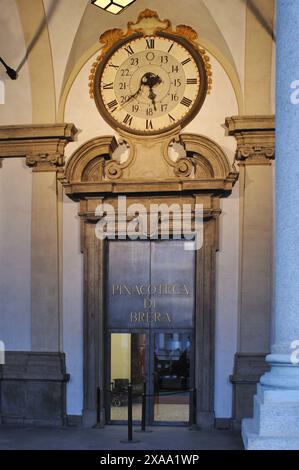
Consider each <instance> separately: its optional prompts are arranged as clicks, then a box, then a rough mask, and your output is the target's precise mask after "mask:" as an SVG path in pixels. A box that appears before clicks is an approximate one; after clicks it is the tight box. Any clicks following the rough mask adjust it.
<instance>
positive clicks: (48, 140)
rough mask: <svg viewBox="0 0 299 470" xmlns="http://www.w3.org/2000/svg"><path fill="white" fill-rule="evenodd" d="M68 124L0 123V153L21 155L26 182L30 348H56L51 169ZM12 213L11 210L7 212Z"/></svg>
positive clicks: (59, 165) (69, 137)
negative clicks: (27, 174)
mask: <svg viewBox="0 0 299 470" xmlns="http://www.w3.org/2000/svg"><path fill="white" fill-rule="evenodd" d="M76 132H77V130H76V128H75V127H74V125H73V124H53V125H40V126H5V127H0V158H16V157H23V158H26V163H27V165H28V166H30V167H32V170H33V182H32V255H31V256H32V261H31V269H32V294H31V301H32V311H31V315H32V316H31V327H32V332H31V334H32V350H33V351H47V352H52V351H53V352H55V351H59V350H60V334H61V331H60V323H61V321H60V312H59V240H58V233H59V227H58V224H59V220H58V196H57V172H59V171H60V169H63V166H64V149H65V146H66V145H67V144H68V142H71V141H73V140H74V137H75V135H76ZM12 216H13V215H12Z"/></svg>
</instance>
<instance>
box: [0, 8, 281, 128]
mask: <svg viewBox="0 0 299 470" xmlns="http://www.w3.org/2000/svg"><path fill="white" fill-rule="evenodd" d="M249 1H250V4H249V3H247V2H249ZM0 2H1V4H2V5H4V9H5V8H7V11H11V4H15V5H16V6H17V7H18V11H19V19H17V18H15V17H13V16H12V15H11V17H10V23H11V26H12V28H13V34H10V35H9V38H7V35H5V34H4V29H2V31H0V39H1V41H2V44H3V43H4V42H5V41H8V40H9V41H11V46H12V47H10V48H7V47H3V50H5V54H6V57H5V58H6V59H7V61H8V63H10V64H11V65H12V66H15V65H16V57H15V53H14V54H13V52H12V51H15V50H16V48H19V46H18V44H20V42H23V44H24V45H25V47H26V48H27V49H28V48H29V54H28V57H26V54H25V56H23V57H22V58H23V59H24V65H23V66H22V69H21V70H20V79H19V80H21V79H22V77H23V75H25V73H26V70H27V67H28V70H29V73H30V86H31V95H32V113H33V121H34V122H40V123H42V122H53V121H55V119H56V120H62V119H63V118H64V106H65V102H66V99H67V96H68V93H69V90H70V89H71V86H72V84H73V82H74V80H75V78H76V76H77V75H78V73H79V72H80V70H81V69H82V67H83V66H84V64H85V63H86V62H87V61H88V60H89V59H90V58H91V57H92V56H93V55H94V54H95V53H96V52H97V51H98V50H99V48H100V44H99V41H98V39H99V36H100V34H101V33H103V32H104V31H106V30H107V29H110V28H113V27H114V28H115V27H120V28H126V25H127V22H128V21H130V20H135V19H137V16H138V14H139V13H140V11H142V10H143V9H145V8H147V7H150V8H151V9H153V10H156V11H157V12H158V13H159V15H160V17H161V18H163V19H164V18H168V19H170V20H171V21H172V23H173V24H174V25H176V24H182V23H183V24H189V25H190V26H192V27H193V28H194V29H195V30H196V31H197V32H198V34H199V38H200V42H201V44H202V45H203V46H204V47H205V48H206V49H207V50H208V52H209V53H210V54H212V55H214V57H215V58H216V59H217V60H218V61H219V63H220V64H221V65H222V67H223V68H224V69H225V71H226V73H227V75H228V76H229V78H230V80H231V82H232V85H233V88H234V91H235V95H236V98H237V100H238V104H239V113H242V112H243V110H244V107H243V102H244V95H246V93H247V92H246V86H247V89H248V90H249V92H250V93H251V94H252V93H253V89H254V90H258V88H259V83H258V82H261V81H263V82H264V77H265V76H267V74H268V76H267V80H268V78H269V75H271V71H270V73H269V72H268V70H269V63H270V65H271V63H272V62H273V60H272V49H273V46H274V44H272V43H271V41H269V34H268V40H267V39H265V40H264V38H265V36H266V35H267V32H266V31H264V32H263V28H262V27H261V26H260V30H257V28H256V26H255V23H257V24H258V22H260V19H259V18H254V15H253V13H252V11H253V10H252V8H251V14H250V13H249V10H250V8H249V7H250V6H251V7H252V5H253V6H254V7H261V11H262V13H263V14H266V15H267V13H268V10H269V12H270V15H268V16H269V21H270V23H271V21H272V20H271V18H272V17H273V11H272V10H273V4H274V0H181V1H180V2H179V1H177V2H174V0H150V1H149V0H137V1H136V3H134V4H133V5H131V6H130V8H128V9H127V10H125V11H124V12H123V13H122V14H121V15H118V16H114V15H111V14H109V13H107V12H104V11H102V10H100V9H98V8H96V7H94V6H93V5H91V4H90V0H75V1H74V0H0ZM247 7H248V8H247ZM1 15H2V12H1ZM250 15H251V16H250ZM267 18H268V17H267ZM20 20H21V21H20ZM267 21H268V20H267ZM20 24H21V27H20ZM256 32H257V33H258V37H256V38H255V44H256V45H255V44H254V35H255V34H256ZM263 33H264V37H263ZM267 41H268V42H267ZM250 42H251V43H252V44H251V46H250V45H249V43H250ZM259 44H262V47H261V48H260V47H259ZM250 47H251V49H250ZM255 47H257V50H258V51H259V54H258V63H257V59H255V55H256V54H255ZM6 51H7V52H6ZM248 51H249V53H248ZM248 57H249V59H250V60H247V59H248ZM263 57H264V58H265V61H264V60H263ZM269 57H271V59H269ZM17 60H19V59H17ZM271 61H272V62H271ZM264 62H266V64H267V65H266V67H265V66H264V65H263V64H264ZM263 66H264V69H262V68H263ZM255 70H258V71H259V70H261V72H260V73H259V74H256V77H255V72H254V71H255ZM248 71H250V73H251V75H250V73H249V79H247V82H246V77H247V75H248ZM272 71H273V67H272ZM272 75H273V73H272ZM270 78H271V77H270ZM262 79H263V80H262ZM267 80H266V81H267ZM255 82H256V83H255ZM263 86H264V87H263ZM266 87H268V83H266V84H265V83H264V85H263V84H261V87H260V88H261V94H263V95H265V89H266ZM15 88H16V85H15ZM268 88H269V87H268ZM245 101H246V96H245ZM255 101H256V98H255V96H253V97H252V103H253V105H252V106H251V107H248V111H249V112H251V108H254V103H255ZM264 101H265V100H264ZM11 106H12V104H11V103H10V107H11ZM263 107H266V104H265V105H263ZM245 109H246V106H245ZM260 109H262V107H261V108H260ZM266 112H267V111H266Z"/></svg>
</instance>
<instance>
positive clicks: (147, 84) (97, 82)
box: [93, 31, 209, 136]
mask: <svg viewBox="0 0 299 470" xmlns="http://www.w3.org/2000/svg"><path fill="white" fill-rule="evenodd" d="M206 61H207V59H206V58H205V57H203V56H202V54H201V53H200V51H199V49H198V48H196V47H195V46H194V45H193V44H192V42H191V41H188V40H187V39H186V38H185V37H182V36H179V35H176V34H170V33H168V32H164V31H158V32H156V34H152V35H146V34H141V33H134V34H131V35H129V36H128V37H125V38H124V39H120V40H118V41H116V42H115V44H113V46H112V47H110V48H109V50H108V51H107V52H106V54H104V56H103V57H102V59H101V61H100V62H99V63H98V64H97V67H96V70H95V73H94V77H93V96H94V99H95V102H96V105H97V107H98V110H99V112H100V114H101V115H102V116H103V118H104V119H105V120H106V121H107V122H108V123H109V124H110V125H111V126H112V127H113V128H115V129H117V130H123V131H125V132H127V133H130V134H135V135H145V136H146V135H156V134H163V133H166V132H169V131H171V130H172V129H176V128H183V127H184V126H186V125H187V124H188V123H189V122H190V121H191V120H192V119H193V118H194V117H195V116H196V114H197V113H198V112H199V110H200V108H201V107H202V105H203V103H204V100H205V98H206V95H207V92H208V89H209V80H208V74H207V67H206Z"/></svg>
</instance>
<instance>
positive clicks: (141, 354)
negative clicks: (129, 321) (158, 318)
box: [106, 331, 193, 425]
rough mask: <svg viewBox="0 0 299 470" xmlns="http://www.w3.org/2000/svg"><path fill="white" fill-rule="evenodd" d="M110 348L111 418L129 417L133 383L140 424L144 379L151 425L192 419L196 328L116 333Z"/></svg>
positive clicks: (115, 421)
mask: <svg viewBox="0 0 299 470" xmlns="http://www.w3.org/2000/svg"><path fill="white" fill-rule="evenodd" d="M109 350H110V368H109V377H108V379H109V380H108V382H109V384H110V390H108V394H107V395H108V396H107V400H106V402H107V405H108V406H107V410H106V413H107V421H108V422H110V423H113V422H114V423H122V422H125V421H126V419H127V416H128V409H127V387H128V384H129V383H131V384H132V387H133V420H134V421H135V422H136V423H137V422H140V421H141V415H142V393H143V389H144V384H145V386H146V395H147V396H146V423H147V424H148V425H150V424H182V425H183V424H188V423H189V420H190V390H191V387H192V386H193V361H192V360H191V358H192V356H193V354H192V332H191V331H190V332H188V331H184V332H178V331H176V332H173V331H171V332H164V331H163V332H162V331H159V332H154V333H152V332H150V333H140V332H139V333H136V332H134V333H128V332H122V333H118V332H117V333H116V332H111V333H110V336H109ZM109 392H110V393H109Z"/></svg>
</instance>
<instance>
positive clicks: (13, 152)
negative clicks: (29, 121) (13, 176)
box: [0, 124, 77, 171]
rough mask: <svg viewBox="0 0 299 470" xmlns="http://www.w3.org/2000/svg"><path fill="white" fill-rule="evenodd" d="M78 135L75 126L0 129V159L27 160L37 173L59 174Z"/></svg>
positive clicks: (8, 127)
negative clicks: (56, 172)
mask: <svg viewBox="0 0 299 470" xmlns="http://www.w3.org/2000/svg"><path fill="white" fill-rule="evenodd" d="M76 134H77V129H76V127H75V126H74V124H43V125H36V126H34V125H25V126H0V159H3V158H17V157H19V158H20V157H23V158H24V157H25V158H26V164H27V165H28V166H30V167H33V169H34V171H56V170H57V168H59V167H63V166H64V149H65V146H66V145H67V144H68V143H69V142H73V141H74V140H75V136H76Z"/></svg>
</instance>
